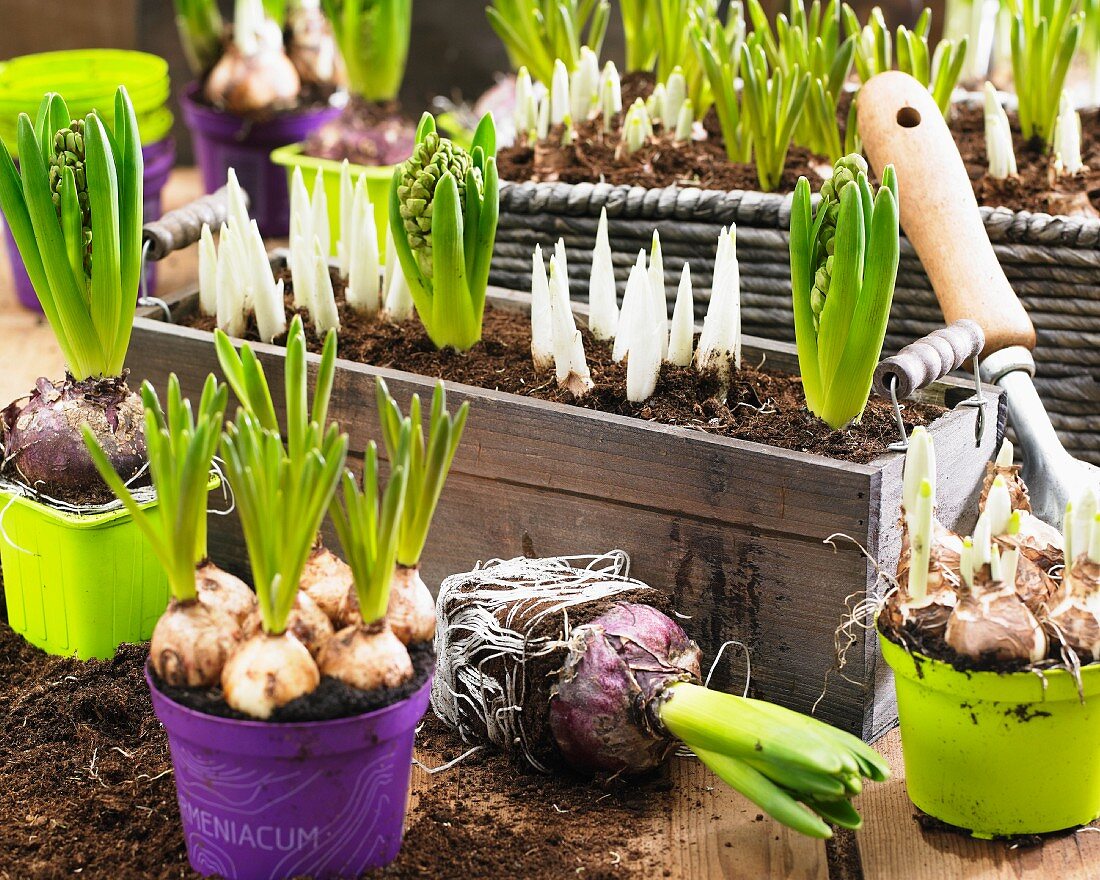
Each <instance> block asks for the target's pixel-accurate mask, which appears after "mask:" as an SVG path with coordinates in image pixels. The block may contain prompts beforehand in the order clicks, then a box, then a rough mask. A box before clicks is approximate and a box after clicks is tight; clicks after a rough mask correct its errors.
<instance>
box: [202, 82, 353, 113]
mask: <svg viewBox="0 0 1100 880" xmlns="http://www.w3.org/2000/svg"><path fill="white" fill-rule="evenodd" d="M335 91H336V90H335V89H334V88H332V87H331V86H319V85H316V84H314V83H305V84H303V86H302V89H301V91H300V92H299V93H298V100H297V102H296V103H295V104H294V106H293V107H288V108H286V109H283V110H263V111H260V112H258V113H253V114H250V115H249V116H247V117H246V118H247V119H248V121H249V122H252V123H259V122H268V121H270V120H272V119H278V118H279V117H280V116H287V115H290V114H294V113H308V112H310V111H311V110H323V109H324V108H325V107H328V106H329V104H330V103H331V100H332V96H333V94H334V93H335ZM192 99H193V100H194V101H195V102H196V103H198V104H201V105H202V106H203V107H210V108H211V109H214V110H220V109H221V108H220V107H216V106H215V105H214V104H213V102H211V101H210V100H208V99H207V97H206V83H205V80H204V81H203V87H202V88H200V89H198V90H197V91H196V92H195V94H194V95H192Z"/></svg>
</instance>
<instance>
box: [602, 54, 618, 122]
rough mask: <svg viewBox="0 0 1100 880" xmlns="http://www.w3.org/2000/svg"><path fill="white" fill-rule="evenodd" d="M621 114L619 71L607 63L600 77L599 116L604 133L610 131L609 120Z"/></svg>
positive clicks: (610, 62) (613, 65)
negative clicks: (601, 117)
mask: <svg viewBox="0 0 1100 880" xmlns="http://www.w3.org/2000/svg"><path fill="white" fill-rule="evenodd" d="M622 112H623V89H622V83H621V82H620V80H619V69H618V68H617V67H615V64H614V62H612V61H608V62H607V64H605V65H604V66H603V73H602V74H601V75H600V114H601V115H602V116H603V130H604V133H605V134H606V133H608V132H610V131H611V120H612V118H613V117H614V116H615V115H616V114H619V113H622Z"/></svg>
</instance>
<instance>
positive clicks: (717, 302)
mask: <svg viewBox="0 0 1100 880" xmlns="http://www.w3.org/2000/svg"><path fill="white" fill-rule="evenodd" d="M730 361H732V362H733V366H734V368H735V369H740V367H741V270H740V267H739V265H738V263H737V228H736V227H735V226H733V225H731V226H730V227H729V229H723V230H722V232H721V234H720V235H719V236H718V251H717V254H716V255H715V258H714V280H713V282H712V283H711V291H710V304H709V305H708V306H707V314H706V317H705V318H704V319H703V332H702V333H701V334H700V335H699V346H698V348H697V349H696V351H695V366H696V368H697V369H699V370H704V369H708V368H714V369H716V370H717V371H718V374H719V376H720V377H721V378H722V381H723V382H726V381H728V379H729V373H730Z"/></svg>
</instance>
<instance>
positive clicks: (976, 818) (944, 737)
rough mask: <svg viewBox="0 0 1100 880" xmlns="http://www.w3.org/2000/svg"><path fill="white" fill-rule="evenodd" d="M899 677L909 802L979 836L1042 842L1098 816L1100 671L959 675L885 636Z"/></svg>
mask: <svg viewBox="0 0 1100 880" xmlns="http://www.w3.org/2000/svg"><path fill="white" fill-rule="evenodd" d="M879 643H880V644H881V646H882V654H883V657H884V658H885V659H886V662H887V663H888V664H889V665H890V668H891V669H893V671H894V681H895V686H896V688H897V696H898V718H899V720H900V722H901V742H902V749H903V752H904V756H905V784H906V787H907V789H908V791H909V798H910V800H912V802H913V803H914V804H915V805H916V806H917V807H919V808H920V809H921V810H923V811H924V812H925V813H927V814H928V815H930V816H933V817H934V818H936V819H939V820H940V821H942V822H946V823H948V824H949V825H954V826H956V827H958V828H962V829H965V830H968V831H970V833H971V834H972V835H973V836H974V837H981V838H991V837H1002V836H1010V835H1017V834H1043V833H1046V832H1050V831H1061V830H1063V829H1066V828H1073V827H1075V826H1078V825H1085V824H1088V823H1089V822H1091V821H1092V820H1094V819H1096V818H1097V817H1098V816H1100V664H1093V665H1091V666H1087V667H1084V668H1083V669H1082V670H1081V681H1082V683H1083V687H1084V700H1083V701H1082V699H1081V697H1080V695H1079V694H1078V689H1077V684H1076V682H1075V681H1074V679H1073V676H1072V675H1071V674H1070V673H1069V672H1068V671H1067V670H1064V669H1056V670H1051V671H1049V672H1046V673H1044V674H1043V676H1042V677H1040V676H1039V675H1037V674H1035V673H1032V672H1015V673H1009V674H1003V675H1002V674H999V673H996V672H959V671H958V670H956V669H955V668H954V667H953V666H951V665H950V664H948V663H943V662H940V661H938V660H933V659H931V658H929V657H925V656H923V655H920V654H910V653H909V652H907V651H906V650H905V649H903V648H901V647H900V646H898V645H897V644H895V643H894V642H892V641H890V640H889V639H887V638H885V637H884V636H883V635H882V634H881V633H880V634H879Z"/></svg>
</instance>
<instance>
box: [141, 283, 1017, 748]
mask: <svg viewBox="0 0 1100 880" xmlns="http://www.w3.org/2000/svg"><path fill="white" fill-rule="evenodd" d="M524 299H525V298H524V297H523V296H521V295H518V294H512V293H508V292H506V291H503V290H493V291H491V292H490V301H491V302H492V303H493V304H494V305H495V306H497V307H502V308H518V309H522V308H525V306H526V303H525V301H524ZM170 304H171V306H172V310H173V313H174V315H175V317H176V318H177V319H179V318H182V317H184V316H186V315H187V314H188V313H190V312H192V311H193V310H194V309H195V308H196V307H197V293H196V292H195V291H190V292H186V293H183V294H181V295H179V296H175V297H173V298H172V299H171V303H170ZM146 314H147V316H146V317H141V318H138V320H137V321H136V322H135V325H134V334H133V340H132V342H131V345H130V357H129V363H128V366H129V368H130V370H131V379H132V380H136V381H140V380H143V379H148V380H150V381H151V382H153V383H154V385H156V386H157V387H158V388H163V387H164V385H165V382H166V380H167V377H168V374H169V373H170V372H176V373H177V374H178V375H179V376H180V380H181V383H182V385H183V389H184V393H185V394H187V395H190V396H196V395H197V394H198V392H199V389H200V388H201V384H202V382H203V380H204V379H205V377H206V375H207V374H208V373H210V372H218V364H217V358H216V356H215V353H214V346H213V344H212V335H211V334H210V333H206V332H202V331H198V330H193V329H188V328H185V327H181V326H177V325H175V324H169V323H165V322H164V321H162V320H157V319H156V318H155V316H154V313H153V312H151V311H147V312H146ZM253 347H254V349H255V351H256V352H257V355H258V356H259V358H260V360H261V361H262V362H263V364H264V366H265V368H266V370H267V373H268V377H269V380H271V382H272V386H273V391H274V393H275V399H276V401H279V400H280V399H281V398H282V393H283V392H282V387H281V386H282V372H283V366H282V361H283V356H284V355H283V351H284V350H283V349H282V348H278V347H275V346H271V345H254V346H253ZM765 355H766V357H767V360H768V363H769V364H770V365H772V366H774V367H778V368H780V369H790V370H796V369H797V359H796V356H795V352H794V348H793V346H791V345H788V344H785V343H774V342H770V341H765V340H761V339H755V338H746V339H745V340H744V356H745V357H746V358H747V359H748V360H749V361H752V362H756V361H757V360H759V359H760V358H761V357H762V356H765ZM311 363H313V364H315V363H316V358H312V360H311ZM376 376H382V377H383V378H384V379H385V380H386V382H387V383H388V384H389V387H390V389H391V391H392V392H393V393H394V395H395V396H396V397H397V399H398V400H399V401H400V402H401V403H402V406H404V405H406V404H407V401H408V398H409V397H410V396H411V394H412V393H414V392H419V393H420V395H421V397H422V398H426V397H428V396H430V394H431V390H432V386H433V380H430V379H428V378H425V377H423V376H419V375H414V374H411V373H405V372H399V371H395V370H389V369H379V368H376V367H371V366H368V365H365V364H359V363H353V362H351V361H346V360H341V361H339V362H338V367H337V371H336V380H335V387H334V389H333V395H332V404H331V410H330V412H331V416H332V418H334V419H337V420H338V421H339V422H340V423H341V425H342V426H343V427H344V429H345V430H347V431H348V432H349V434H350V436H351V450H352V454H353V456H354V458H355V459H357V460H361V457H362V453H363V450H364V449H365V447H366V443H367V441H368V440H370V439H371V438H376V439H377V438H379V437H380V434H379V428H378V421H377V414H376V411H375V406H374V399H375V398H374V383H375V377H376ZM971 391H972V389H971V388H970V387H968V386H966V385H965V384H963V383H959V382H956V381H954V380H947V381H944V382H940V383H937V384H936V385H935V386H933V387H932V388H931V389H929V390H928V392H927V394H926V395H925V398H924V399H926V400H929V401H935V402H940V403H946V404H947V405H948V406H954V405H955V404H956V403H958V402H959V401H960V400H962V399H963V398H965V397H967V396H969V395H970V393H971ZM986 393H987V394H988V395H989V399H990V406H991V410H990V411H989V412H988V413H987V416H988V417H987V419H986V430H985V433H984V436H983V437H982V439H981V442H980V444H978V445H977V446H976V445H975V440H974V425H975V411H974V410H973V409H970V408H965V407H957V408H955V409H953V410H951V411H950V412H948V413H947V414H946V415H944V416H943V417H942V418H940V419H939V420H937V421H936V422H935V423H934V424H933V426H932V428H931V430H932V433H933V435H934V436H935V438H936V447H937V460H938V467H939V485H940V489H941V498H940V510H939V512H940V516H941V517H942V518H943V520H944V522H945V523H946V524H948V525H949V526H954V525H955V524H956V522H957V520H958V517H959V513H960V511H963V510H973V509H974V506H975V495H976V493H977V491H978V489H979V486H980V481H981V477H982V474H983V469H984V465H985V462H986V461H987V460H988V459H989V458H990V457H991V455H992V454H993V452H994V449H995V445H996V436H995V435H996V432H997V427H996V426H997V424H998V423H1000V424H1002V425H1003V418H1002V419H1000V420H998V418H997V414H998V410H999V409H1000V408H1001V407H1003V400H1002V397H1001V395H1000V392H999V391H998V390H997V389H996V388H994V387H988V388H987V389H986ZM448 396H449V398H450V400H451V403H452V405H453V406H457V405H458V404H459V403H460V402H462V401H464V400H468V401H469V402H470V410H471V411H470V418H469V422H468V426H467V428H466V434H465V436H464V438H463V442H462V445H461V446H460V448H459V451H458V454H457V456H456V458H455V463H454V469H453V472H452V474H451V477H450V479H449V481H448V483H447V487H446V489H445V491H444V493H443V497H442V501H441V503H440V506H439V512H438V514H437V516H436V520H435V524H434V525H433V527H432V532H431V536H430V539H429V542H428V548H427V553H426V556H425V560H424V571H425V579H426V580H427V581H428V583H429V584H430V585H431V586H432V587H433V588H434V587H435V586H436V585H438V583H439V582H440V581H441V580H442V579H443V578H444V577H445V576H446V575H448V574H451V573H454V572H459V571H466V570H469V569H471V568H472V567H473V566H475V565H476V564H477V562H478V561H479V560H485V559H489V558H493V557H504V558H508V557H512V556H518V555H523V554H526V555H539V556H549V555H559V554H575V553H592V552H601V551H605V550H609V549H612V548H622V549H624V550H626V551H627V552H628V553H629V554H630V556H631V558H632V561H633V565H632V573H633V574H634V575H635V576H636V577H639V578H641V579H642V580H644V581H646V582H648V583H650V584H652V585H653V586H656V587H659V588H661V589H662V590H665V591H667V592H668V593H669V594H670V595H671V596H672V598H673V599H674V600H675V604H676V607H677V609H678V610H679V612H680V613H682V614H684V615H687V616H688V619H686V620H685V621H684V626H685V628H686V629H687V630H688V632H689V633H690V634H691V635H692V636H693V637H694V638H695V639H697V640H698V641H699V643H700V644H701V645H702V647H703V650H704V654H705V656H706V657H707V658H708V662H709V659H712V658H713V657H714V656H715V655H716V653H717V651H718V649H719V647H720V646H721V645H722V644H723V643H725V642H727V641H730V640H736V641H738V642H741V643H743V644H744V645H746V646H747V647H748V649H749V650H750V652H751V656H752V691H753V693H754V694H755V695H757V696H760V697H764V698H767V699H771V700H775V701H776V702H779V703H782V704H784V705H787V706H790V707H792V708H794V709H798V710H802V711H808V710H809V709H810V708H811V706H813V704H814V702H815V701H816V700H817V699H818V697H819V695H820V694H821V692H822V689H823V687H824V685H825V681H826V673H827V671H828V670H829V669H830V668H831V667H832V666H833V664H834V653H835V652H834V647H833V644H834V630H835V629H836V627H837V625H838V623H839V622H840V620H841V618H842V617H843V615H844V614H845V602H846V600H847V599H848V598H849V597H850V596H852V595H853V594H858V593H860V591H864V590H869V589H873V590H877V589H879V587H878V586H877V585H876V572H875V568H874V566H873V565H872V564H871V563H870V562H869V561H868V560H867V559H866V558H865V557H864V556H863V555H862V554H861V552H860V551H859V550H858V549H857V548H856V547H855V546H854V545H852V544H851V543H848V542H845V541H841V542H839V543H838V544H837V546H836V547H835V548H832V547H829V546H826V545H824V544H823V543H822V541H823V539H825V538H826V537H828V536H829V535H832V534H834V533H842V534H844V535H848V536H850V537H851V538H853V539H854V540H855V541H858V542H859V544H861V545H862V546H863V547H865V548H866V549H867V551H868V552H869V553H870V554H871V555H872V556H874V557H875V558H878V559H880V560H882V562H883V563H884V566H885V569H886V570H888V571H892V570H893V567H894V565H895V564H896V560H897V556H898V552H899V545H900V529H899V526H898V514H899V495H900V491H901V471H902V464H903V456H902V455H900V454H898V453H888V454H885V455H883V456H882V457H881V458H879V459H877V460H876V461H874V462H872V463H870V464H866V465H858V464H848V463H844V462H839V461H834V460H830V459H827V458H823V457H820V456H815V455H807V454H803V453H799V452H792V451H788V450H783V449H776V448H774V447H769V446H764V445H761V444H758V443H752V442H747V441H743V440H731V439H727V438H724V437H717V436H714V435H711V434H707V433H704V432H701V431H694V430H689V429H686V428H678V427H671V426H668V425H661V424H655V423H651V422H645V421H641V420H638V419H633V418H627V417H623V416H617V415H609V414H605V413H600V412H595V411H592V410H588V409H581V408H577V407H571V406H567V405H563V404H558V403H550V402H547V401H542V400H536V399H534V398H529V397H520V396H517V395H513V394H506V393H501V392H497V391H490V390H486V389H483V388H474V387H471V386H466V385H457V384H448ZM964 525H965V526H969V525H972V523H966V524H964ZM327 540H329V541H330V542H331V545H332V546H334V547H335V546H337V545H336V543H335V537H334V536H333V535H332V534H331V532H329V533H327ZM210 552H211V556H212V557H213V558H214V559H215V561H217V562H218V563H219V564H221V565H224V566H226V567H227V568H229V569H230V570H233V571H236V572H237V573H243V572H244V571H245V569H246V566H247V560H246V555H245V548H244V545H243V542H242V540H241V535H240V528H239V525H238V523H237V522H236V519H235V517H232V516H230V517H213V518H212V520H211V525H210ZM725 656H726V659H724V660H723V661H722V664H721V666H720V668H719V669H718V670H717V672H716V675H715V678H714V679H713V682H714V683H715V684H716V685H717V686H719V687H735V688H738V689H740V688H741V687H743V685H744V673H745V666H744V661H743V660H741V661H737V662H735V661H734V660H732V659H731V658H735V657H737V652H732V653H729V652H728V653H727V654H726V655H725ZM734 667H736V669H735V668H734ZM818 716H819V717H822V718H824V719H826V720H828V721H830V722H832V723H834V724H837V725H839V726H841V727H843V728H845V729H847V730H849V731H852V732H854V733H856V734H859V735H862V736H864V737H865V738H868V739H872V738H875V737H877V736H879V735H880V734H882V733H883V732H884V731H885V730H887V729H889V727H890V726H892V724H893V723H894V721H895V718H896V709H895V707H894V696H893V685H892V682H891V680H890V678H889V676H888V672H887V670H886V668H885V664H884V663H881V662H880V661H879V658H878V656H877V647H876V642H875V639H874V638H873V637H872V638H865V637H864V634H863V633H862V632H859V637H858V638H857V640H856V642H855V644H853V645H852V646H851V648H850V649H849V650H848V652H847V666H846V668H845V670H844V676H843V677H842V676H840V675H837V674H832V675H830V676H829V686H828V690H827V693H826V695H825V697H824V699H823V700H822V701H821V705H820V707H819V709H818Z"/></svg>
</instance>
